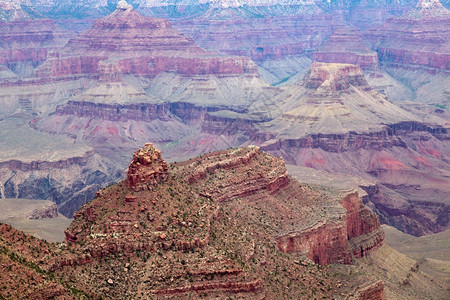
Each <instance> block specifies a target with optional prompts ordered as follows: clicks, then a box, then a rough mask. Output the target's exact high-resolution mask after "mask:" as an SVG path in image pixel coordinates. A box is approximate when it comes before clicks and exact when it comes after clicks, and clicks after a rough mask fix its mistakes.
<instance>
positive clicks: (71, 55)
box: [36, 1, 258, 80]
mask: <svg viewBox="0 0 450 300" xmlns="http://www.w3.org/2000/svg"><path fill="white" fill-rule="evenodd" d="M108 59H113V60H114V61H115V63H116V65H117V66H118V68H119V69H120V71H121V72H122V73H123V74H132V75H143V76H147V77H155V76H156V75H158V74H160V73H162V72H176V73H178V74H186V75H198V74H201V75H205V74H220V75H226V74H229V75H233V74H249V75H251V76H258V71H257V67H256V65H255V64H254V63H253V62H252V61H251V60H250V59H249V58H247V57H237V56H223V55H221V54H219V53H214V52H210V51H206V50H204V49H202V48H200V47H198V46H197V45H195V44H194V42H193V41H192V39H189V38H186V37H185V36H183V35H182V34H180V33H179V32H178V31H176V30H174V29H172V26H171V24H170V22H169V21H167V20H165V19H160V18H153V17H144V16H142V15H141V14H139V13H137V12H136V11H135V10H133V9H132V6H131V5H129V4H128V3H126V2H125V1H120V2H119V4H118V5H117V9H116V10H115V11H114V12H112V13H111V14H109V15H108V16H106V17H104V18H101V19H98V20H96V21H95V22H94V25H93V27H92V28H91V29H89V30H87V31H86V32H84V33H82V34H80V35H78V36H77V37H76V38H74V39H72V40H70V41H69V42H68V43H67V45H66V46H65V47H64V48H63V49H62V50H60V51H58V52H57V53H55V54H54V55H53V57H51V58H49V59H48V60H47V61H46V62H45V63H44V64H43V65H41V66H40V67H39V69H38V70H37V72H36V73H37V75H38V77H41V78H53V79H60V80H67V79H73V78H80V77H88V78H92V77H94V78H95V77H97V76H99V67H100V62H102V61H106V60H108Z"/></svg>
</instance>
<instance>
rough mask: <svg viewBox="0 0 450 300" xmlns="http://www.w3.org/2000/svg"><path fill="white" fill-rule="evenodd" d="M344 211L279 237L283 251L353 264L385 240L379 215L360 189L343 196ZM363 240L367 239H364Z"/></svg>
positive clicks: (323, 261) (325, 262)
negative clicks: (354, 258)
mask: <svg viewBox="0 0 450 300" xmlns="http://www.w3.org/2000/svg"><path fill="white" fill-rule="evenodd" d="M341 205H342V206H343V207H344V208H345V212H342V213H339V210H336V211H335V212H334V214H336V213H337V216H336V215H335V216H334V218H332V219H331V220H329V219H325V220H318V221H317V222H316V223H314V224H312V225H310V226H307V227H306V228H304V229H302V230H300V231H296V232H291V233H288V234H286V235H282V236H279V237H277V247H278V249H280V251H282V252H296V253H301V254H304V255H306V256H307V257H308V258H309V259H311V260H312V261H314V262H315V263H318V264H329V263H336V262H337V263H344V264H351V263H352V258H353V257H356V258H360V257H363V256H365V255H366V254H367V253H368V252H370V251H371V250H374V249H376V248H377V247H380V246H382V245H383V243H384V232H383V230H382V229H381V228H380V223H379V221H378V217H377V216H376V215H375V214H374V213H373V212H372V211H371V210H370V209H368V208H367V207H365V206H364V205H363V204H362V202H361V200H360V199H359V197H358V193H357V192H353V193H350V194H348V195H347V196H345V197H344V198H343V199H342V200H341ZM363 241H364V242H363Z"/></svg>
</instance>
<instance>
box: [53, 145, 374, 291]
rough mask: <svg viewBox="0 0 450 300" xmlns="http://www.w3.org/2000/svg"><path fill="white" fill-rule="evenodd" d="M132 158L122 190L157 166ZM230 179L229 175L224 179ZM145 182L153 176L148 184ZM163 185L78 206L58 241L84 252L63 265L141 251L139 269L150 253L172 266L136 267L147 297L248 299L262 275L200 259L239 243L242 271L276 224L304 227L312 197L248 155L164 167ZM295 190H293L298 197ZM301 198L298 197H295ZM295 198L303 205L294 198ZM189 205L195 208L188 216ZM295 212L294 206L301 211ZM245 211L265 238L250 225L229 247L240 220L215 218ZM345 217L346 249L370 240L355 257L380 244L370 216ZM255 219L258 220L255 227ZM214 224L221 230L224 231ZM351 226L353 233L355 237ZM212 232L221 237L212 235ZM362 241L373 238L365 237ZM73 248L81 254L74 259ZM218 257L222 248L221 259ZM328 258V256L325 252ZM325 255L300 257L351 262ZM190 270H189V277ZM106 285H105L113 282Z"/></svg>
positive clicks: (246, 151)
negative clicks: (146, 281)
mask: <svg viewBox="0 0 450 300" xmlns="http://www.w3.org/2000/svg"><path fill="white" fill-rule="evenodd" d="M134 157H135V158H134V159H133V162H132V163H131V165H130V171H129V174H131V176H130V177H129V179H128V181H129V182H134V178H135V176H134V175H133V174H136V171H137V170H138V169H139V168H140V171H139V172H140V173H142V174H144V173H148V171H147V169H148V168H149V167H148V165H154V166H155V167H156V168H158V167H157V165H158V164H157V163H151V162H145V163H142V164H141V163H139V165H138V161H142V162H144V161H145V160H148V161H152V162H155V161H158V160H160V159H161V158H160V152H159V151H157V150H156V149H155V148H154V147H153V146H152V145H151V144H148V145H146V146H145V147H144V148H143V149H141V150H140V151H137V152H136V153H135V156H134ZM150 158H152V159H150ZM146 165H147V166H146ZM261 167H262V168H267V170H266V171H264V172H262V173H259V172H260V171H261V170H260V168H261ZM152 168H154V167H152ZM231 174H234V175H233V176H230V175H231ZM238 174H239V175H238ZM262 174H267V175H262ZM150 177H151V178H153V177H154V176H153V175H152V176H150ZM150 177H145V178H146V180H150V181H146V182H147V183H150V184H151V183H152V182H154V181H153V180H154V179H151V178H150ZM143 178H144V177H143ZM166 180H167V181H164V180H163V181H160V182H159V183H158V184H156V185H153V186H152V188H151V189H138V190H136V189H134V188H133V187H132V189H130V188H129V186H128V184H127V183H125V182H122V183H120V184H119V185H117V186H115V187H111V188H107V189H104V190H102V191H100V192H99V193H98V194H97V197H96V198H95V199H94V200H93V201H91V202H90V203H89V204H87V205H85V206H84V207H83V208H82V209H81V210H80V211H79V212H78V213H77V214H76V215H75V220H74V222H73V223H72V225H71V226H70V227H69V229H68V230H67V231H66V240H67V242H68V243H69V244H71V243H74V244H73V245H74V246H75V249H79V250H76V252H79V253H81V252H85V253H88V256H87V257H84V258H82V257H80V258H79V259H75V260H73V262H72V263H69V264H70V265H72V264H73V265H74V266H77V265H81V266H82V265H85V264H86V263H87V264H92V263H94V264H95V260H96V259H97V258H99V257H109V256H111V255H115V256H116V255H117V253H127V254H126V255H127V256H129V255H136V254H137V255H138V256H139V255H140V254H139V253H142V251H144V252H147V253H148V254H147V255H148V256H147V257H148V258H147V261H148V262H151V263H152V264H154V263H156V260H154V258H153V257H155V256H154V254H156V253H155V252H154V251H156V252H158V253H159V252H163V253H165V254H161V255H162V256H163V257H167V258H165V259H166V260H167V261H166V263H170V262H172V263H171V264H172V267H171V270H169V269H166V267H164V266H165V265H166V263H165V264H164V265H163V266H160V267H159V268H152V269H147V268H146V270H147V272H151V273H148V274H149V275H150V278H154V279H152V280H151V281H150V282H151V285H152V287H151V289H150V291H151V293H153V295H155V296H156V297H163V296H168V295H173V296H176V297H180V296H181V295H192V293H194V294H195V293H196V291H200V290H201V291H203V292H204V293H206V294H207V295H231V294H234V293H238V294H240V295H242V296H243V297H250V298H252V299H256V298H260V297H263V295H265V294H266V295H267V292H268V291H267V290H266V288H267V284H268V283H267V282H264V281H263V280H262V278H264V277H260V278H258V277H255V276H251V275H250V274H251V273H248V271H249V270H248V269H247V267H244V268H242V266H240V265H239V264H236V263H235V261H234V259H233V256H228V258H222V259H219V257H220V256H221V255H220V254H219V257H217V256H216V255H215V256H214V257H210V255H211V254H212V253H214V252H215V251H216V250H213V249H214V247H217V246H218V245H219V244H221V243H225V244H224V247H225V248H223V247H222V248H221V251H223V250H224V249H228V247H232V248H230V250H231V249H234V248H233V247H235V246H236V245H238V244H240V245H241V246H240V248H241V249H240V250H237V249H235V250H234V251H237V252H236V255H238V257H241V259H243V260H244V261H246V262H247V263H245V264H250V265H252V263H251V259H252V257H253V256H254V255H257V254H251V253H253V252H255V251H256V248H258V247H259V246H257V245H258V243H260V242H259V240H260V239H263V240H265V239H266V238H265V237H264V236H265V235H266V234H269V237H270V236H271V237H270V238H269V239H272V238H275V237H276V236H278V235H279V233H280V231H283V228H285V227H286V226H287V227H291V225H290V224H291V223H292V224H297V223H298V222H304V221H302V217H305V216H306V215H307V214H306V210H307V209H306V210H305V207H304V205H307V206H308V205H313V203H314V201H313V202H310V200H307V199H309V197H312V196H313V195H314V192H313V191H309V190H308V188H306V187H301V186H300V185H299V184H298V183H297V182H296V181H295V180H293V179H292V178H290V177H289V175H288V174H287V172H286V169H285V168H284V166H283V164H282V160H280V159H276V158H273V157H270V156H268V155H267V154H264V153H263V152H261V151H260V150H259V148H257V147H250V148H243V149H234V150H228V151H222V152H216V153H210V154H207V155H205V156H204V157H201V158H196V159H192V160H189V161H186V162H182V163H176V164H173V165H171V166H170V167H169V170H168V177H167V179H166ZM302 190H303V192H301V191H302ZM302 193H305V194H304V195H303V196H301V194H302ZM168 195H171V196H170V197H171V198H170V199H171V200H169V199H167V198H166V197H167V196H168ZM286 195H290V196H289V197H288V198H289V199H290V200H289V201H287V202H283V200H282V199H286ZM303 197H305V198H303ZM348 197H349V198H352V199H353V200H351V201H356V203H359V205H360V206H361V208H362V207H363V206H362V204H361V202H358V201H359V200H358V196H357V194H354V193H353V194H350V195H349V196H348ZM301 198H302V199H304V200H303V201H302V200H300V199H301ZM344 198H345V197H344ZM105 201H106V202H107V203H105ZM236 201H237V202H238V203H240V205H239V206H237V202H236ZM305 201H306V202H305ZM328 201H331V202H328V203H333V201H335V200H331V199H329V200H328ZM342 201H343V202H342V203H346V202H348V201H349V199H343V200H342ZM351 201H350V202H351ZM277 203H278V204H277ZM334 203H335V205H336V206H337V207H339V206H340V209H341V211H342V212H341V213H343V215H346V213H345V209H344V207H342V206H341V205H345V204H340V203H339V202H334ZM322 204H323V205H325V206H326V205H327V204H324V203H322ZM186 205H188V206H186ZM273 205H275V206H277V207H279V208H280V209H282V210H283V211H284V210H286V212H289V211H290V212H289V213H288V214H289V215H291V216H290V217H289V218H288V220H285V221H283V218H280V217H276V216H277V215H278V216H280V215H279V214H278V213H276V212H275V211H274V210H273V207H274V206H273ZM197 206H198V208H196V207H197ZM352 206H353V204H352ZM300 207H304V208H303V210H301V209H300ZM357 207H358V206H357ZM236 209H237V210H236ZM159 211H160V212H161V213H159ZM249 211H252V212H253V214H254V213H257V215H256V216H255V217H252V218H250V219H249V220H248V222H249V223H248V225H245V226H250V227H253V226H257V227H260V226H261V225H263V224H265V225H263V226H264V227H266V230H265V232H266V233H263V232H261V231H258V230H256V228H257V227H255V229H254V230H255V231H254V234H256V235H252V237H249V238H250V240H248V241H247V242H245V243H241V242H238V244H235V242H237V241H238V240H241V239H243V238H244V236H245V233H244V236H241V234H242V231H240V230H238V228H241V226H244V224H246V223H245V222H247V221H244V223H242V222H241V221H240V222H238V223H236V222H235V221H232V222H231V223H230V221H225V220H227V219H228V218H225V219H224V215H228V216H229V218H231V219H228V220H239V218H238V216H240V217H242V216H244V215H247V212H249ZM352 211H353V212H348V213H347V215H348V216H349V217H348V219H351V220H352V221H348V222H347V223H348V224H354V225H352V226H353V227H352V226H350V227H352V228H353V229H352V230H350V231H351V232H352V233H350V231H349V233H348V234H347V233H345V234H344V235H343V237H342V238H343V239H344V240H345V241H347V239H348V236H349V237H350V240H351V239H352V237H353V236H354V237H357V236H358V237H362V236H367V238H368V239H370V240H371V241H373V243H372V244H371V246H366V245H364V246H363V244H358V246H357V247H363V249H365V250H364V251H370V249H374V248H376V247H377V245H381V244H382V243H383V234H382V231H380V232H379V233H376V232H377V231H378V230H379V223H377V220H376V217H375V215H373V213H371V212H370V213H369V216H372V217H373V218H375V219H373V220H372V219H370V218H371V217H369V218H367V217H368V216H367V215H364V214H360V212H359V211H360V209H357V210H352ZM258 215H259V216H260V217H258ZM301 216H302V217H301ZM352 216H353V217H352ZM355 216H359V217H360V218H361V217H362V218H364V219H365V221H364V222H366V223H367V224H373V227H371V226H372V225H369V227H364V225H362V224H361V223H359V225H358V224H357V223H358V222H359V221H360V219H358V217H356V218H355ZM235 218H236V219H235ZM267 218H268V219H267ZM245 219H246V218H245ZM258 219H259V220H260V221H257V220H258ZM337 219H339V218H336V220H337ZM344 219H345V218H344ZM224 221H225V223H226V224H228V225H225V224H224V223H223V222H224ZM255 222H256V223H255ZM260 222H263V223H260ZM341 222H342V225H343V226H347V225H344V223H345V222H346V221H345V220H341ZM347 223H345V224H347ZM88 224H89V225H88ZM252 224H254V225H252ZM270 224H272V225H270ZM288 224H289V225H288ZM222 226H226V227H229V226H231V228H230V227H229V228H228V229H227V230H226V231H224V232H222V230H223V229H221V228H223V227H222ZM235 226H237V227H236V230H237V231H234V230H233V229H232V228H235ZM354 226H356V227H354ZM361 226H363V227H361ZM350 227H349V228H350ZM356 228H361V230H360V229H356ZM241 229H242V230H244V231H243V232H246V231H247V230H248V229H244V227H242V228H241ZM218 230H219V231H218ZM219 232H221V233H220V234H219ZM239 232H241V233H239ZM277 232H278V233H277ZM304 234H305V233H304ZM322 234H323V235H327V234H331V231H328V230H324V231H322ZM299 235H301V233H299ZM372 235H375V236H377V237H375V236H374V237H372ZM235 239H238V240H235ZM244 239H245V238H244ZM344 243H346V242H344ZM252 245H253V246H252ZM346 245H350V244H346ZM367 245H368V244H367ZM211 247H212V248H211ZM347 247H348V246H347ZM247 248H248V249H247ZM253 248H255V249H253ZM81 249H85V250H84V251H82V250H81ZM158 249H159V250H158ZM252 249H253V250H252ZM338 249H339V250H341V249H340V248H335V250H334V253H336V254H335V255H337V256H338V257H341V256H340V255H344V256H345V257H350V258H351V255H352V253H354V254H355V255H356V257H359V256H360V255H364V254H365V252H364V251H363V250H359V249H358V250H355V251H353V252H351V253H350V252H348V253H347V254H345V252H336V251H337V250H338ZM180 251H184V253H186V251H189V252H192V254H190V255H186V258H184V259H182V260H181V261H182V264H181V265H180V266H178V264H179V261H180V259H181V258H180V254H181V253H183V252H180ZM221 251H219V253H221ZM227 251H228V250H225V252H224V253H225V255H226V253H227ZM331 252H333V250H330V253H331ZM133 253H136V254H133ZM152 253H154V254H152ZM196 253H203V254H202V255H206V258H208V257H209V258H208V259H207V261H210V263H207V264H206V265H205V264H204V263H202V262H201V261H203V259H200V258H199V257H196V256H197V254H196ZM327 253H328V252H326V251H325V252H324V253H319V252H317V250H311V254H310V255H309V256H310V258H311V259H316V258H315V256H316V255H317V257H319V259H316V261H317V262H318V263H329V262H338V261H339V262H345V263H350V262H351V259H350V260H348V259H347V260H341V258H338V257H332V256H329V254H327ZM340 253H341V254H340ZM249 255H250V256H249ZM327 255H328V256H327ZM346 255H350V256H346ZM156 257H158V255H156ZM176 257H178V259H177V258H176ZM326 257H328V258H326ZM230 258H231V259H230ZM176 261H178V263H177V262H176ZM183 261H185V263H183ZM64 265H65V263H64V264H56V265H55V266H54V267H52V268H56V269H55V270H57V269H59V268H61V267H62V268H66V267H63V266H64ZM158 265H159V263H158ZM183 266H184V267H183ZM194 266H195V267H194ZM251 268H253V267H251ZM183 269H184V271H183ZM195 269H197V271H194V270H195ZM150 270H152V271H150ZM186 270H188V271H187V273H185V272H186ZM203 270H204V271H203ZM207 270H208V271H207ZM130 271H131V269H130ZM161 272H163V273H161ZM180 272H181V273H180ZM212 274H214V275H212ZM161 276H163V278H164V277H165V278H174V280H172V279H171V280H170V281H169V282H167V281H165V280H164V279H162V281H161V279H158V278H161ZM186 276H191V277H192V279H193V282H192V281H191V283H190V284H188V285H186V284H185V283H184V284H183V282H184V280H185V279H186ZM205 276H206V278H214V277H217V276H220V278H221V279H220V281H218V282H217V281H216V280H212V281H211V282H209V283H208V282H201V281H204V279H202V280H200V278H202V277H203V278H204V277H205ZM199 280H200V281H199ZM210 280H211V279H210ZM112 281H113V282H115V280H112ZM158 281H159V282H161V283H162V282H165V283H164V285H161V284H159V283H157V282H158ZM264 290H266V292H264ZM110 292H112V291H110ZM117 292H119V291H117V290H116V292H113V294H110V295H116V296H117V295H119V294H115V293H117ZM119 293H120V292H119ZM230 293H231V294H230Z"/></svg>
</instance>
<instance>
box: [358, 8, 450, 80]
mask: <svg viewBox="0 0 450 300" xmlns="http://www.w3.org/2000/svg"><path fill="white" fill-rule="evenodd" d="M427 3H428V4H427ZM424 5H425V6H424ZM449 28H450V12H449V11H448V10H447V9H445V8H444V7H442V5H440V3H439V1H434V0H433V1H428V0H427V1H419V3H418V5H417V7H416V8H415V9H413V10H412V11H410V12H409V13H408V14H406V15H405V16H404V17H401V18H392V19H388V20H387V21H386V24H385V25H383V26H379V27H376V28H375V29H372V30H369V31H367V32H366V34H365V37H366V39H367V41H369V42H370V43H371V45H372V48H373V49H376V50H377V52H378V56H379V59H380V61H381V62H383V63H385V64H388V65H392V66H394V67H400V68H406V69H412V70H415V69H423V70H427V71H429V72H431V73H435V72H438V71H445V72H448V71H449V70H450V64H449V62H450V48H449V41H450V29H449Z"/></svg>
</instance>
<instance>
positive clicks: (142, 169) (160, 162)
mask: <svg viewBox="0 0 450 300" xmlns="http://www.w3.org/2000/svg"><path fill="white" fill-rule="evenodd" d="M168 174H169V173H168V166H167V163H166V161H165V160H164V159H163V158H162V157H161V151H160V150H158V149H156V148H155V147H154V146H153V145H152V144H151V143H148V144H145V146H144V148H142V149H140V150H137V151H136V152H134V154H133V160H132V161H131V164H130V167H129V168H128V184H129V185H130V188H131V189H134V190H136V191H140V190H144V189H151V188H152V187H153V186H155V185H156V184H158V183H160V182H163V181H165V180H167V177H168Z"/></svg>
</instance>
